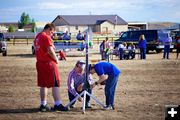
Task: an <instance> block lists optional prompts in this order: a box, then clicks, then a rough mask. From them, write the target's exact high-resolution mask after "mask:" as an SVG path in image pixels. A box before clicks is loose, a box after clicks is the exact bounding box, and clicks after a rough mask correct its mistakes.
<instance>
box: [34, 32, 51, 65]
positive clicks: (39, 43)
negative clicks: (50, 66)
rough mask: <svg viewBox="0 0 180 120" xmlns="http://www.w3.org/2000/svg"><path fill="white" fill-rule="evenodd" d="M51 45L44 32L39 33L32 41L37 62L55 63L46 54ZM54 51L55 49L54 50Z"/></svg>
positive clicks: (48, 37) (49, 38)
mask: <svg viewBox="0 0 180 120" xmlns="http://www.w3.org/2000/svg"><path fill="white" fill-rule="evenodd" d="M50 46H52V47H53V48H54V45H53V41H52V39H51V37H50V36H49V35H47V34H46V33H45V32H41V33H39V34H38V35H37V36H36V38H35V40H34V47H35V54H36V60H37V62H50V61H55V60H54V59H52V58H51V57H50V55H49V54H48V48H49V47H50ZM54 49H55V48H54Z"/></svg>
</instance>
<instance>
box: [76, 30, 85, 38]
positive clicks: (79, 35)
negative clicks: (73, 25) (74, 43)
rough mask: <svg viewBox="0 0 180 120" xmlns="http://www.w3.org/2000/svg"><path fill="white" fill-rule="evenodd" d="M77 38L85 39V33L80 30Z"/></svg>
mask: <svg viewBox="0 0 180 120" xmlns="http://www.w3.org/2000/svg"><path fill="white" fill-rule="evenodd" d="M76 39H77V40H84V36H83V34H82V33H81V31H79V33H78V34H77V36H76Z"/></svg>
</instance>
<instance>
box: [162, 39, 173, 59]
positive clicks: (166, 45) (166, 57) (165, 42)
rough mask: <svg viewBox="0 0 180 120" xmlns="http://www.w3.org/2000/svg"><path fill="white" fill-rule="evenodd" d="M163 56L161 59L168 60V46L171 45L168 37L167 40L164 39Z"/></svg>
mask: <svg viewBox="0 0 180 120" xmlns="http://www.w3.org/2000/svg"><path fill="white" fill-rule="evenodd" d="M163 43H164V54H163V59H169V52H170V46H171V43H172V38H171V37H170V36H168V38H166V39H164V41H163Z"/></svg>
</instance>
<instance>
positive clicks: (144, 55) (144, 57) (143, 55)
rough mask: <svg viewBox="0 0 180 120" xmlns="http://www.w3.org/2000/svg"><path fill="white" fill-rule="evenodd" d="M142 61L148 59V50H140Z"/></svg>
mask: <svg viewBox="0 0 180 120" xmlns="http://www.w3.org/2000/svg"><path fill="white" fill-rule="evenodd" d="M140 57H141V59H146V48H140Z"/></svg>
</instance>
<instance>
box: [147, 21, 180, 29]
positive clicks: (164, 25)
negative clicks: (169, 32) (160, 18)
mask: <svg viewBox="0 0 180 120" xmlns="http://www.w3.org/2000/svg"><path fill="white" fill-rule="evenodd" d="M148 29H179V23H173V22H148Z"/></svg>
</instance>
